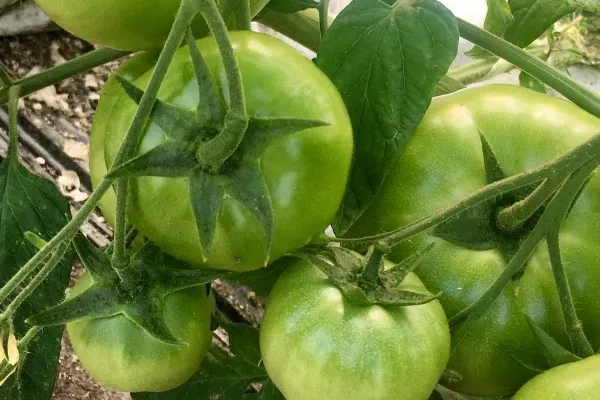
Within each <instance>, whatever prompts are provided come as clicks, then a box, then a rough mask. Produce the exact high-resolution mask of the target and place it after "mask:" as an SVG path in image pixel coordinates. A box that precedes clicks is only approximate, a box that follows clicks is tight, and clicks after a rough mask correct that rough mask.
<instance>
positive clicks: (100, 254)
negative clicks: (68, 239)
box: [73, 233, 118, 284]
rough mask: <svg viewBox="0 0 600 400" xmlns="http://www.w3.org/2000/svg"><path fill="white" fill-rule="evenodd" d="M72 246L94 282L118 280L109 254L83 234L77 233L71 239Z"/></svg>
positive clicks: (113, 281)
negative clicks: (111, 266)
mask: <svg viewBox="0 0 600 400" xmlns="http://www.w3.org/2000/svg"><path fill="white" fill-rule="evenodd" d="M73 246H74V247H75V251H76V252H77V255H78V256H79V260H80V261H81V264H83V266H84V267H85V269H86V270H87V272H88V273H89V274H90V275H91V276H92V278H93V280H94V282H99V281H103V282H110V283H111V284H112V283H115V282H117V280H118V276H117V274H116V273H115V272H114V270H113V269H112V268H108V267H107V266H110V265H111V260H110V256H109V255H108V254H106V253H105V252H104V251H103V250H102V249H99V248H97V247H96V246H94V245H93V244H92V243H90V241H89V240H87V239H86V238H85V237H84V236H83V234H81V233H79V234H77V236H75V239H74V240H73Z"/></svg>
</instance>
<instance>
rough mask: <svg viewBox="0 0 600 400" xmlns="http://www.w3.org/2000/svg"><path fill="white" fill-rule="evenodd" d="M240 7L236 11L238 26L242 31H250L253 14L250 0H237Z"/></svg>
mask: <svg viewBox="0 0 600 400" xmlns="http://www.w3.org/2000/svg"><path fill="white" fill-rule="evenodd" d="M237 1H239V2H240V7H239V8H238V11H237V13H236V28H237V30H240V31H249V30H250V23H251V21H252V16H251V13H250V0H237Z"/></svg>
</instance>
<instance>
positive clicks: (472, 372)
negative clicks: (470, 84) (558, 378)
mask: <svg viewBox="0 0 600 400" xmlns="http://www.w3.org/2000/svg"><path fill="white" fill-rule="evenodd" d="M598 132H600V120H598V119H596V118H594V117H593V116H591V115H589V114H587V113H585V112H584V111H582V110H580V109H579V108H577V107H576V106H575V105H573V104H571V103H568V102H565V101H563V100H560V99H557V98H554V97H550V96H545V95H542V94H539V93H535V92H533V91H529V90H527V89H523V88H520V87H514V86H507V85H492V86H485V87H479V88H473V89H467V90H464V91H461V92H458V93H456V94H453V95H448V96H443V97H440V98H436V99H434V101H433V104H432V105H431V107H430V109H429V110H428V112H427V114H426V116H425V118H424V120H423V121H422V122H421V124H420V125H419V127H418V128H417V129H416V131H415V132H414V134H413V136H412V137H411V138H410V139H409V141H408V144H407V147H406V148H405V150H404V152H403V153H402V155H401V157H400V158H399V159H398V162H397V163H396V164H395V166H394V168H393V169H392V171H391V172H390V174H389V176H388V177H387V178H386V181H385V182H384V185H383V187H382V189H381V191H380V193H379V194H378V197H377V198H376V200H375V201H374V203H373V204H372V205H371V206H370V207H369V209H367V210H366V211H365V213H364V214H363V215H362V217H361V218H360V219H359V220H358V221H357V223H356V224H355V225H354V227H353V228H352V229H351V230H350V232H348V236H354V237H358V236H367V235H372V234H376V233H381V232H386V231H391V230H393V229H395V228H398V227H400V226H404V225H406V224H408V223H411V222H414V221H416V220H417V219H419V218H422V217H426V216H428V215H431V214H433V213H434V212H435V211H438V210H440V209H442V208H446V207H449V206H450V205H453V204H454V203H456V202H457V201H459V200H461V199H463V198H464V197H466V196H467V195H469V194H470V193H473V192H474V191H476V190H478V189H479V188H481V187H483V186H484V185H485V183H486V178H485V170H484V166H483V155H482V150H481V141H480V137H479V134H480V133H481V134H482V135H484V136H485V138H486V139H487V141H488V142H489V144H490V146H491V148H492V150H493V151H494V153H495V154H496V157H497V159H498V161H499V164H500V166H501V168H502V169H503V170H504V172H505V173H506V174H507V175H514V174H516V173H519V172H523V171H525V170H528V169H531V168H534V167H536V166H539V165H541V164H543V163H545V162H548V161H550V160H552V159H554V158H555V157H557V156H559V155H561V154H563V153H565V152H566V151H568V150H571V149H572V148H573V147H575V146H576V145H578V144H580V143H582V142H584V141H585V140H587V139H589V138H591V137H592V136H593V135H594V134H596V133H598ZM598 237H600V178H599V177H598V174H597V173H596V174H595V175H593V177H592V179H591V180H590V182H589V183H588V185H587V186H586V188H585V190H584V191H583V192H582V194H581V196H580V198H579V199H578V201H577V203H576V204H575V207H574V208H573V210H572V212H571V214H570V215H569V218H568V219H567V220H566V222H565V223H564V225H563V227H562V229H561V235H560V240H561V250H562V255H563V259H564V266H565V268H566V272H567V275H568V277H569V283H570V286H571V291H572V294H573V297H574V301H575V304H576V307H577V312H578V315H579V317H580V318H581V319H582V321H583V325H584V329H585V331H586V334H587V335H588V338H589V339H590V341H591V342H592V346H593V347H594V348H598V346H599V345H600V295H598V291H597V288H598V287H600V247H599V246H598ZM431 242H434V243H435V246H434V247H433V249H432V250H431V251H430V252H429V253H428V255H427V256H426V258H425V259H424V260H423V261H422V263H421V264H420V266H419V268H418V269H417V274H419V277H421V279H422V280H423V282H424V283H425V285H426V286H427V287H428V288H429V289H430V290H431V291H433V292H437V291H443V292H444V295H443V296H442V298H441V299H440V301H441V303H442V305H443V307H444V309H445V311H446V313H447V314H448V316H449V317H451V316H453V315H455V314H456V313H457V312H459V311H460V310H462V309H464V308H465V307H466V306H468V305H470V304H472V303H473V302H474V301H475V300H476V299H477V298H479V296H480V295H481V294H482V293H483V292H484V291H485V289H487V288H488V287H489V286H490V285H491V284H492V282H493V281H494V280H495V279H496V277H497V276H498V275H499V274H500V273H501V271H502V270H503V269H504V267H505V265H506V260H505V259H504V257H503V256H502V254H501V253H500V252H499V251H498V250H496V249H492V250H485V251H476V250H468V249H465V248H462V247H460V246H458V245H456V244H452V243H450V242H447V241H445V240H442V239H439V238H435V237H433V236H430V235H427V234H420V235H417V236H414V237H412V238H411V239H410V240H408V241H406V242H404V243H402V244H401V245H399V246H398V247H397V248H396V249H394V255H393V256H392V258H393V259H396V260H398V259H402V258H404V257H406V256H407V255H408V254H410V253H412V252H414V251H415V250H417V249H421V248H423V246H424V245H425V244H427V243H431ZM524 314H527V315H528V316H529V317H530V318H532V319H533V320H534V321H535V322H536V323H537V324H539V326H541V327H542V328H543V329H544V330H546V332H548V333H550V334H551V335H552V336H553V337H555V338H556V339H557V340H558V341H559V342H560V343H561V344H562V345H564V346H569V341H568V340H567V336H566V332H565V329H564V322H563V318H562V314H561V310H560V306H559V302H558V295H557V291H556V287H555V283H554V280H553V275H552V269H551V266H550V262H549V258H548V252H547V248H546V246H545V242H543V243H542V244H541V245H540V246H539V247H538V249H537V250H536V251H535V253H534V255H533V256H532V259H531V260H530V261H529V263H528V265H527V267H526V269H525V271H524V274H523V276H522V277H521V278H520V279H517V280H514V281H513V282H511V283H510V284H509V285H508V287H507V288H506V289H505V290H504V291H503V292H502V294H501V295H500V296H499V298H498V299H497V300H496V301H495V303H494V304H493V305H492V306H491V308H490V309H489V310H488V311H487V312H486V314H485V315H484V316H483V317H482V318H481V320H480V321H478V322H477V324H476V326H475V327H474V329H473V330H472V331H471V332H470V334H469V335H467V337H466V338H465V339H464V341H463V342H461V343H459V344H458V345H457V347H456V349H455V350H453V353H452V356H451V358H450V363H449V365H448V368H449V369H450V370H453V371H454V372H457V373H458V374H459V375H460V376H462V380H459V381H457V382H448V383H447V384H448V386H449V387H450V388H451V389H453V390H456V391H458V392H462V393H465V394H470V395H479V396H490V397H492V396H503V395H510V394H512V393H514V392H515V391H516V390H517V389H518V388H519V387H520V386H522V385H523V383H525V382H526V381H527V380H528V379H530V378H531V377H533V376H534V375H535V372H534V371H533V370H532V369H528V368H526V367H525V366H524V365H529V366H532V367H535V368H539V369H547V368H548V366H547V364H546V362H545V360H544V357H543V355H542V354H541V352H540V350H539V347H538V345H537V344H536V342H535V339H534V337H533V335H532V333H531V330H530V328H529V326H528V324H527V322H526V319H525V317H524ZM516 360H519V362H518V361H516Z"/></svg>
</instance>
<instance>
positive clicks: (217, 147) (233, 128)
mask: <svg viewBox="0 0 600 400" xmlns="http://www.w3.org/2000/svg"><path fill="white" fill-rule="evenodd" d="M198 2H199V3H200V4H201V5H202V6H201V7H200V12H201V13H202V16H203V17H204V19H205V20H206V24H207V25H208V27H209V28H210V31H211V32H212V34H213V36H214V37H215V40H216V41H217V45H218V46H219V51H220V52H221V57H222V59H223V67H224V69H225V75H226V77H227V83H228V85H229V111H228V112H227V114H226V115H225V122H224V127H223V129H222V130H221V132H220V133H219V134H218V135H217V136H216V137H215V138H213V139H212V140H210V141H209V142H206V143H205V144H203V145H201V146H200V147H199V148H198V150H197V152H196V158H197V159H198V162H199V163H200V165H201V166H202V167H204V168H206V169H208V170H211V171H214V172H218V171H219V170H220V168H221V166H222V165H223V163H224V162H225V161H226V160H227V159H228V158H229V157H231V155H232V154H233V153H234V152H235V151H236V150H237V148H238V147H239V145H240V143H241V142H242V140H243V139H244V134H245V133H246V129H247V128H248V120H249V118H248V115H247V113H246V100H245V98H244V86H243V83H242V74H241V72H240V68H239V65H238V62H237V60H236V58H235V52H234V50H233V45H232V44H231V40H229V33H228V32H227V26H226V25H225V21H223V18H222V17H221V14H220V12H219V8H218V7H217V5H216V3H215V1H214V0H198Z"/></svg>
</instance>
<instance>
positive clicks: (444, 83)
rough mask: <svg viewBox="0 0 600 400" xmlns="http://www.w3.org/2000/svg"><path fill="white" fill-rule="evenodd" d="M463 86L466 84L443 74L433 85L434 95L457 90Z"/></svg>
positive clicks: (463, 87)
mask: <svg viewBox="0 0 600 400" xmlns="http://www.w3.org/2000/svg"><path fill="white" fill-rule="evenodd" d="M465 88H466V86H465V85H464V84H463V83H462V82H460V81H458V80H456V79H454V78H451V77H449V76H448V75H444V76H443V77H442V79H440V81H439V82H438V84H437V86H436V87H435V96H442V95H444V94H450V93H454V92H458V91H459V90H462V89H465Z"/></svg>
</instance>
